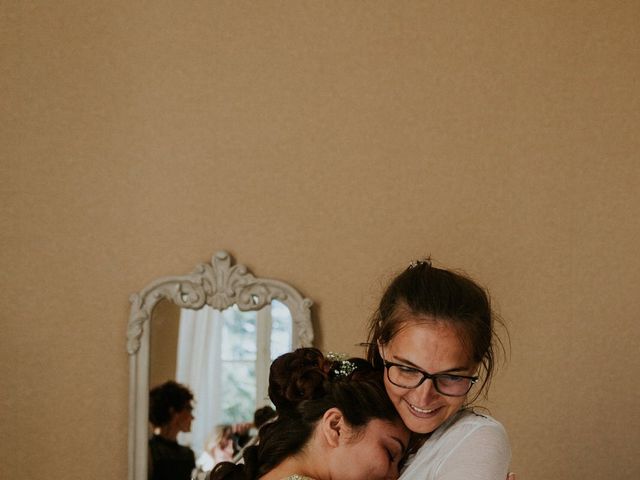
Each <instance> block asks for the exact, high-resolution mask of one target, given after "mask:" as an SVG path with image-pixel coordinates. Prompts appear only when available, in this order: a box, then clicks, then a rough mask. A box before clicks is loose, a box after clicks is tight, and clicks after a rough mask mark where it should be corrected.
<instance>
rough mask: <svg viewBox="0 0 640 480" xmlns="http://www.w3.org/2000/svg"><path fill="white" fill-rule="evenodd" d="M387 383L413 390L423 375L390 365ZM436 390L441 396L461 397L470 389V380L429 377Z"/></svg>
mask: <svg viewBox="0 0 640 480" xmlns="http://www.w3.org/2000/svg"><path fill="white" fill-rule="evenodd" d="M387 374H388V376H389V381H390V382H391V383H393V384H395V385H397V386H399V387H404V388H415V387H417V386H418V385H420V383H421V382H422V379H423V378H424V374H423V373H422V372H421V371H420V370H415V369H413V368H404V367H402V366H398V365H391V366H389V368H388V369H387ZM431 380H433V384H434V386H435V388H436V390H437V391H438V392H440V393H442V394H443V395H451V396H461V395H465V394H466V393H467V392H468V391H469V390H470V389H471V385H472V382H471V379H470V378H465V377H459V376H457V375H434V376H433V377H431Z"/></svg>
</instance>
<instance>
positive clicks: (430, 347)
mask: <svg viewBox="0 0 640 480" xmlns="http://www.w3.org/2000/svg"><path fill="white" fill-rule="evenodd" d="M495 323H496V317H495V313H494V312H493V310H492V308H491V304H490V301H489V295H488V293H487V292H486V290H485V289H484V288H483V287H481V286H480V285H478V284H477V283H476V282H475V281H473V280H471V279H470V278H469V277H467V276H465V275H463V274H460V273H457V272H453V271H450V270H446V269H441V268H436V267H434V266H432V264H431V261H430V260H422V261H418V262H413V263H412V264H411V265H410V266H409V267H408V268H407V269H406V270H404V271H403V272H401V273H400V274H399V275H398V276H397V277H396V278H395V279H393V281H392V282H391V283H390V285H389V286H388V287H387V289H386V291H385V293H384V294H383V296H382V299H381V301H380V304H379V307H378V309H377V311H376V312H375V314H374V316H373V318H372V319H371V323H370V328H369V342H368V344H367V346H368V352H367V358H368V359H369V361H371V362H372V363H373V365H374V366H375V367H376V368H378V369H379V371H380V376H381V377H383V378H384V384H385V387H386V391H387V393H388V394H389V397H390V398H391V401H392V402H393V404H394V405H395V407H396V409H397V411H398V412H399V414H400V416H401V417H402V419H403V421H404V423H405V425H406V426H407V427H408V428H409V429H410V430H411V431H412V432H413V433H414V435H413V439H412V440H413V441H412V451H413V454H412V455H411V456H410V458H409V459H408V461H407V465H406V467H405V468H404V469H403V471H402V475H401V476H400V480H437V479H455V480H462V479H464V480H499V479H504V478H507V472H508V469H509V464H510V462H511V448H510V445H509V439H508V437H507V433H506V431H505V429H504V427H503V426H502V425H501V424H500V423H499V422H498V421H497V420H495V419H493V418H491V417H490V416H489V415H486V414H484V413H480V412H478V411H477V409H474V401H475V400H476V399H477V398H478V397H479V396H480V395H481V394H482V393H485V392H486V390H487V388H488V386H489V383H490V380H491V377H492V375H493V372H494V365H495V361H496V353H497V352H496V351H497V350H498V349H499V348H500V347H501V346H502V344H501V343H500V340H499V339H498V338H497V336H496V333H495Z"/></svg>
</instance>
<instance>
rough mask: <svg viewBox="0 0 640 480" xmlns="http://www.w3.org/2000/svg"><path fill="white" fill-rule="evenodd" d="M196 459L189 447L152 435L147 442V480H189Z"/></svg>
mask: <svg viewBox="0 0 640 480" xmlns="http://www.w3.org/2000/svg"><path fill="white" fill-rule="evenodd" d="M194 468H196V459H195V455H194V453H193V450H191V449H190V448H189V447H184V446H182V445H179V444H178V443H176V442H172V441H171V440H167V439H166V438H162V437H160V436H158V435H154V436H153V437H151V439H150V440H149V480H190V479H191V471H192V470H193V469H194Z"/></svg>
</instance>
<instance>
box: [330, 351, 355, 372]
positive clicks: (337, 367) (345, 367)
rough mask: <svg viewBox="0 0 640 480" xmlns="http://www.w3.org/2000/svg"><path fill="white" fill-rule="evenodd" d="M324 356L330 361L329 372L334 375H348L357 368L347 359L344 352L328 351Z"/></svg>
mask: <svg viewBox="0 0 640 480" xmlns="http://www.w3.org/2000/svg"><path fill="white" fill-rule="evenodd" d="M326 358H327V360H329V361H331V362H332V365H331V373H333V376H334V377H338V378H342V377H348V376H349V375H351V374H352V373H353V372H354V371H355V370H357V368H358V366H357V365H356V364H355V363H354V362H352V361H351V360H348V359H347V356H346V355H345V354H344V353H336V352H329V353H327V355H326Z"/></svg>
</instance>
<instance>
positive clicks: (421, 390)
mask: <svg viewBox="0 0 640 480" xmlns="http://www.w3.org/2000/svg"><path fill="white" fill-rule="evenodd" d="M416 394H417V397H418V399H419V400H420V402H421V405H426V404H427V403H429V401H431V400H432V399H434V398H435V397H437V396H439V395H440V394H439V393H438V391H437V390H436V386H435V385H434V384H433V380H431V379H430V378H427V379H426V380H425V381H424V382H422V385H420V386H419V387H418V388H416Z"/></svg>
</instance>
